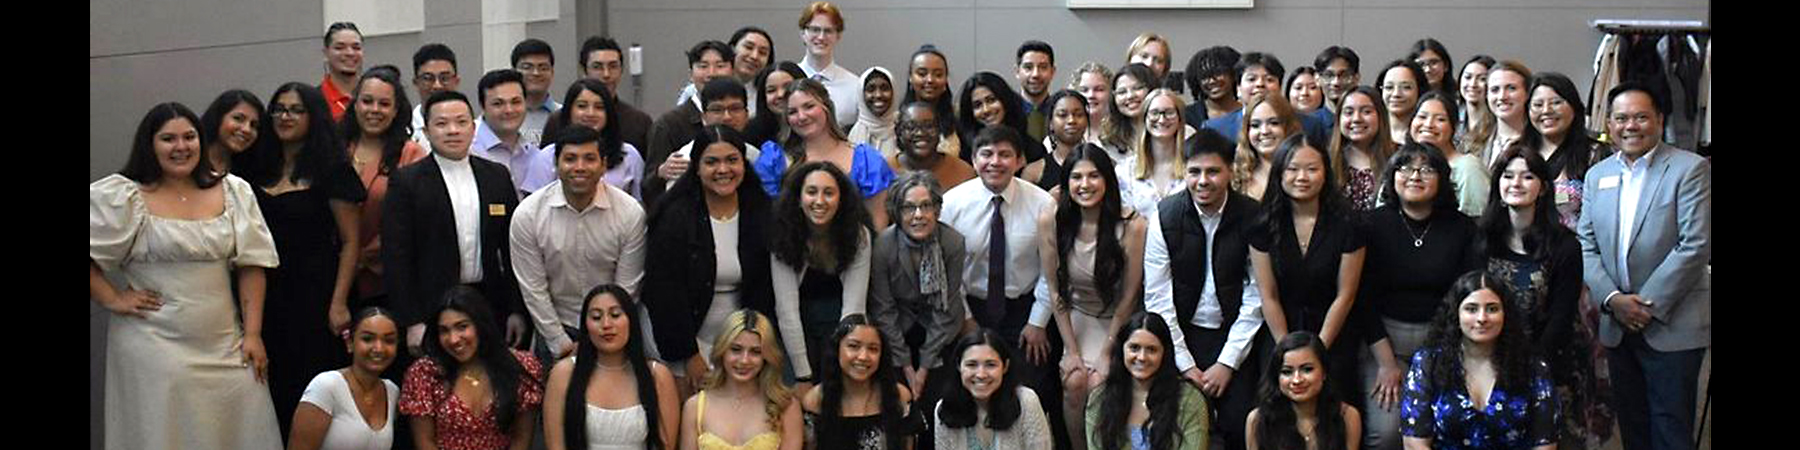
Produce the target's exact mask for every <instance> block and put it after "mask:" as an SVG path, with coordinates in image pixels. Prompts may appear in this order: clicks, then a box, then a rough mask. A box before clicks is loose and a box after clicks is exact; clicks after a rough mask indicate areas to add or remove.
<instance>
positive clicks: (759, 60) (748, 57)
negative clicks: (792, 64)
mask: <svg viewBox="0 0 1800 450" xmlns="http://www.w3.org/2000/svg"><path fill="white" fill-rule="evenodd" d="M774 48H775V47H773V46H771V45H770V44H769V37H768V36H766V35H763V34H762V33H756V32H751V33H744V37H743V39H738V42H737V48H734V49H732V52H733V53H736V54H737V55H736V57H737V60H736V61H735V63H733V64H732V66H733V67H734V68H736V69H737V76H738V79H742V80H748V79H751V78H753V77H755V76H756V73H757V72H761V71H762V69H763V67H767V66H768V65H769V53H770V52H772V51H774Z"/></svg>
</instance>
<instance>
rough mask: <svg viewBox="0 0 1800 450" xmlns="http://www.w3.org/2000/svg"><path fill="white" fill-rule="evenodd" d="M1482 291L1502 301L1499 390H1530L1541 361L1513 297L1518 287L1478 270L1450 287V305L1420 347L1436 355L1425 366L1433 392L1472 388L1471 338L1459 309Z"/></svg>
mask: <svg viewBox="0 0 1800 450" xmlns="http://www.w3.org/2000/svg"><path fill="white" fill-rule="evenodd" d="M1482 289H1487V290H1490V291H1494V294H1496V296H1497V297H1499V298H1500V309H1501V311H1502V316H1501V323H1500V339H1499V342H1496V343H1495V344H1494V356H1493V361H1494V389H1495V390H1499V391H1507V392H1524V390H1525V389H1526V388H1527V387H1528V386H1530V384H1529V383H1530V380H1531V375H1530V373H1531V365H1532V364H1534V361H1535V359H1534V357H1533V356H1532V348H1531V342H1529V340H1528V339H1527V337H1526V336H1525V327H1526V326H1528V325H1527V324H1526V322H1525V316H1524V312H1523V311H1521V310H1520V309H1519V305H1518V303H1516V302H1514V301H1513V299H1514V298H1516V297H1513V293H1512V286H1511V285H1509V284H1507V283H1506V282H1505V281H1503V280H1501V279H1499V278H1496V277H1494V276H1493V275H1492V274H1489V273H1487V271H1484V270H1473V271H1470V272H1469V273H1466V274H1463V276H1462V277H1459V278H1457V279H1456V284H1452V285H1450V292H1448V293H1445V294H1444V303H1443V304H1442V305H1441V306H1439V307H1438V313H1437V317H1436V318H1434V319H1432V323H1431V331H1430V333H1429V334H1427V336H1426V338H1425V345H1424V346H1422V347H1420V348H1421V349H1425V350H1423V351H1426V352H1428V353H1427V354H1428V355H1430V356H1428V357H1426V359H1425V361H1424V362H1423V364H1425V369H1426V370H1425V373H1426V375H1428V376H1426V377H1425V383H1426V385H1427V386H1426V389H1425V390H1426V391H1427V392H1432V391H1437V390H1440V389H1463V388H1464V386H1466V385H1467V379H1466V378H1464V373H1463V360H1462V358H1463V342H1465V341H1468V338H1465V337H1463V332H1462V323H1461V321H1460V317H1459V314H1461V308H1458V305H1461V304H1462V301H1463V299H1465V298H1468V297H1469V295H1470V294H1474V293H1475V291H1480V290H1482Z"/></svg>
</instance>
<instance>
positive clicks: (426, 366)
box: [400, 350, 544, 450]
mask: <svg viewBox="0 0 1800 450" xmlns="http://www.w3.org/2000/svg"><path fill="white" fill-rule="evenodd" d="M508 351H511V352H512V354H513V357H514V358H518V360H519V365H520V366H522V367H523V368H524V369H525V373H524V374H522V375H524V376H521V377H519V393H518V400H517V401H518V404H519V408H518V409H519V413H525V412H529V411H533V410H536V409H537V408H538V405H541V404H543V402H544V386H543V385H542V384H539V381H538V380H539V376H540V375H541V374H543V372H544V367H543V366H542V365H540V364H538V360H537V358H534V357H532V356H531V355H529V354H526V353H525V352H521V351H518V350H508ZM443 372H444V369H443V367H442V366H439V365H438V363H437V360H434V359H431V358H419V360H418V362H416V363H413V365H412V367H410V368H407V370H406V383H405V384H404V387H403V388H402V389H401V391H400V413H401V414H405V415H408V416H414V417H430V418H433V419H434V422H436V423H437V445H438V448H441V449H443V450H485V449H503V448H506V447H507V445H509V444H510V443H511V441H512V437H511V436H509V435H507V434H506V433H505V432H503V431H501V430H500V426H499V424H498V423H497V422H496V420H497V412H496V411H495V406H494V403H493V402H489V403H488V406H487V408H484V409H483V411H482V412H481V414H475V413H474V412H473V411H470V410H469V406H468V405H465V404H463V402H462V399H459V398H457V397H456V396H455V395H452V394H451V392H450V389H451V386H449V385H445V384H444V382H443V381H442V380H443V377H442V374H443Z"/></svg>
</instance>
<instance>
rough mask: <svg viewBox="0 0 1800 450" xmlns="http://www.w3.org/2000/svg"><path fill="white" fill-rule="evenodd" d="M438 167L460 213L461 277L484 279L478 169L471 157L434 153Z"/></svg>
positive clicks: (471, 280) (466, 280)
mask: <svg viewBox="0 0 1800 450" xmlns="http://www.w3.org/2000/svg"><path fill="white" fill-rule="evenodd" d="M431 157H433V158H437V163H438V171H439V172H440V173H442V174H443V176H444V191H445V192H447V193H449V194H450V208H451V212H452V213H453V214H454V216H455V217H456V247H457V250H458V252H457V254H458V255H461V258H459V259H461V260H462V264H460V266H461V267H462V270H461V271H460V273H461V274H462V275H461V278H460V279H459V280H458V281H460V282H462V283H463V284H471V283H479V282H481V275H482V274H481V214H482V213H483V212H482V211H481V188H480V187H479V186H478V185H476V184H475V169H474V168H473V166H470V165H469V157H467V156H465V157H463V159H461V160H451V159H448V158H444V157H443V156H441V155H438V154H436V153H433V154H432V155H431Z"/></svg>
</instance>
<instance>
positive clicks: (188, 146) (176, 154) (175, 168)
mask: <svg viewBox="0 0 1800 450" xmlns="http://www.w3.org/2000/svg"><path fill="white" fill-rule="evenodd" d="M150 149H151V150H153V151H155V152H156V164H157V165H158V166H159V167H161V168H162V173H163V178H165V179H176V178H187V177H189V176H191V175H192V174H193V173H194V167H197V166H198V165H199V164H200V129H198V128H194V123H193V122H190V121H188V119H187V118H184V117H180V116H176V117H175V118H174V119H169V121H168V122H163V125H162V127H161V128H158V129H157V130H156V134H154V135H152V136H151V142H150Z"/></svg>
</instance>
